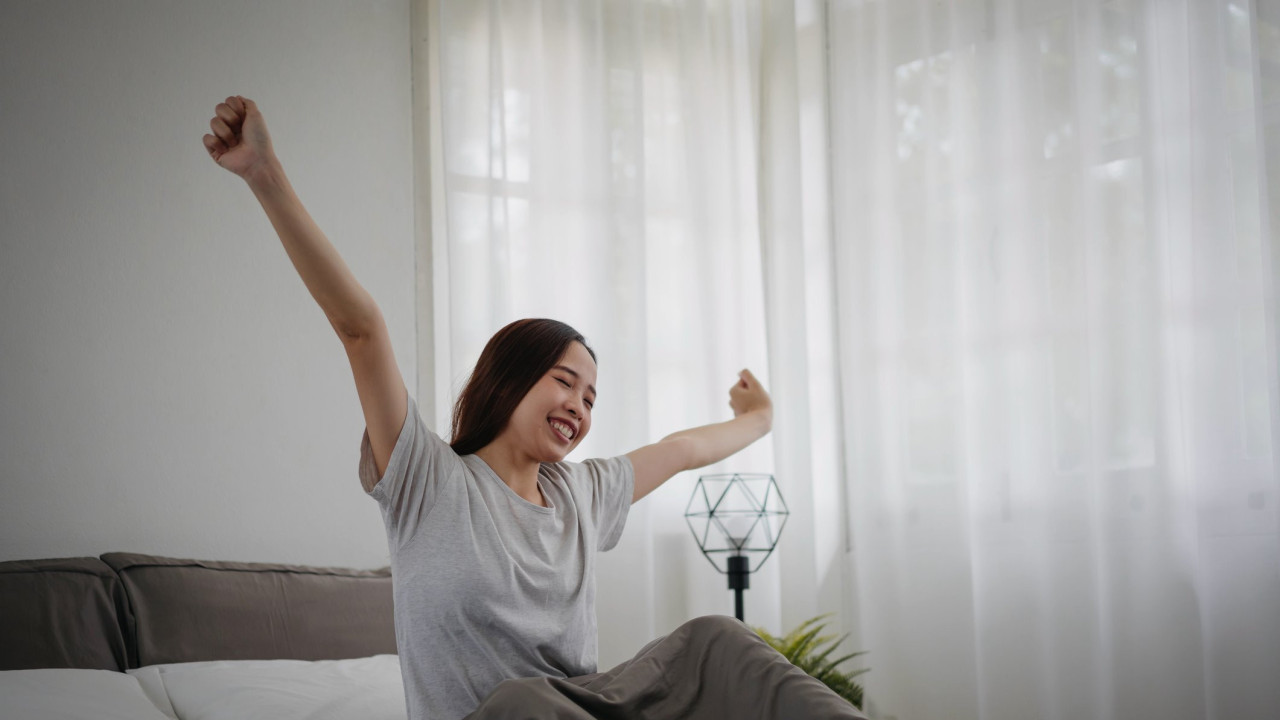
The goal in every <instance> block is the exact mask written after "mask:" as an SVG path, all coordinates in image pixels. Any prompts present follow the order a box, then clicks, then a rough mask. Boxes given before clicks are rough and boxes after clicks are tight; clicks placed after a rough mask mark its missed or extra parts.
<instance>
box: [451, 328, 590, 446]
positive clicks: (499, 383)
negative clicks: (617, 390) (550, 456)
mask: <svg viewBox="0 0 1280 720" xmlns="http://www.w3.org/2000/svg"><path fill="white" fill-rule="evenodd" d="M575 342H576V343H581V344H582V347H584V348H586V349H587V352H588V353H590V354H591V360H592V361H593V362H594V361H595V359H596V353H595V351H594V350H592V349H591V347H590V346H589V345H587V341H586V339H584V338H583V337H582V333H580V332H578V331H577V330H574V329H573V328H572V327H569V326H568V325H566V324H564V323H562V322H560V321H559V320H547V319H545V318H528V319H525V320H517V321H515V322H513V323H511V324H509V325H507V326H506V327H504V328H502V329H501V330H499V331H498V332H497V333H495V334H494V336H493V337H491V338H489V342H488V343H487V344H485V346H484V351H483V352H481V353H480V359H479V360H478V361H476V369H475V370H473V371H472V372H471V377H470V378H468V379H467V384H466V386H465V387H464V388H463V389H462V394H461V395H459V396H458V401H457V402H456V403H454V405H453V431H452V438H453V440H452V441H451V442H450V443H449V446H450V447H452V448H453V451H454V452H456V453H458V454H459V455H470V454H472V453H474V452H476V451H477V450H479V449H480V448H482V447H484V446H485V445H488V444H489V443H491V442H493V439H494V438H496V437H497V436H498V433H500V432H502V430H503V428H505V427H506V426H507V422H508V421H509V420H510V419H511V414H512V413H514V412H515V411H516V406H517V405H519V404H520V401H521V400H523V399H524V396H525V395H526V394H527V393H528V392H529V390H530V389H531V388H532V387H533V386H534V385H535V384H536V383H537V382H538V380H539V379H541V378H542V376H543V375H545V374H546V373H547V371H548V370H550V369H551V368H552V367H554V366H555V364H556V362H557V361H558V360H560V358H562V357H564V354H565V351H567V350H568V349H569V344H570V343H575Z"/></svg>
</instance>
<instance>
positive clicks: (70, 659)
mask: <svg viewBox="0 0 1280 720" xmlns="http://www.w3.org/2000/svg"><path fill="white" fill-rule="evenodd" d="M128 612H129V609H128V605H127V601H126V600H125V593H124V588H123V586H122V585H121V584H120V580H119V579H118V578H117V577H116V574H115V573H114V572H112V570H111V568H109V567H107V565H106V564H105V563H103V562H102V561H101V560H99V559H97V558H60V559H50V560H14V561H10V562H0V638H4V639H3V640H2V641H0V670H25V669H32V668H82V669H93V670H116V671H121V670H124V669H126V668H128V667H129V659H130V652H129V648H128V646H127V645H126V642H125V634H124V632H123V630H122V622H121V616H122V615H127V614H128ZM126 622H127V621H126Z"/></svg>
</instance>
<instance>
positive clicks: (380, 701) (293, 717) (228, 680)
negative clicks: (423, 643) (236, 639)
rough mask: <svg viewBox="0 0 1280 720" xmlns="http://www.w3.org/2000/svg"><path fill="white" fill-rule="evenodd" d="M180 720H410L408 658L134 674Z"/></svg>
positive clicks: (192, 666)
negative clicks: (404, 667)
mask: <svg viewBox="0 0 1280 720" xmlns="http://www.w3.org/2000/svg"><path fill="white" fill-rule="evenodd" d="M129 674H131V675H133V676H135V677H136V678H137V679H138V682H139V683H141V685H142V687H143V688H144V689H146V690H147V692H148V694H151V695H162V696H167V697H168V700H169V702H170V703H171V704H172V708H173V711H174V713H175V714H176V715H177V717H178V718H179V720H224V719H225V720H254V719H255V718H262V720H405V718H407V716H408V713H407V711H406V710H405V701H404V684H403V683H402V682H401V680H400V659H399V658H398V657H397V656H395V655H375V656H373V657H368V658H358V659H354V660H319V661H315V662H307V661H305V660H220V661H214V662H194V663H174V664H171V665H151V666H148V667H144V668H138V669H137V670H130V671H129Z"/></svg>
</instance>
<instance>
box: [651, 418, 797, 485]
mask: <svg viewBox="0 0 1280 720" xmlns="http://www.w3.org/2000/svg"><path fill="white" fill-rule="evenodd" d="M772 426H773V411H772V409H762V410H755V411H752V412H748V413H744V414H742V415H739V416H737V417H735V418H733V419H732V420H726V421H724V422H719V423H713V424H711V425H703V426H701V427H696V428H690V429H688V430H681V431H680V432H677V433H672V434H671V435H668V436H667V437H665V438H663V439H662V442H664V443H665V442H667V441H669V440H670V441H678V442H680V443H681V444H683V445H685V449H684V453H682V454H683V455H684V456H685V460H686V462H685V463H682V464H683V465H685V467H684V468H683V469H684V470H694V469H696V468H700V467H706V466H707V465H711V464H713V463H718V462H720V461H721V460H724V459H725V458H727V457H729V456H730V455H733V454H734V453H736V452H738V451H739V450H742V449H743V448H745V447H746V446H748V445H750V444H751V443H753V442H755V441H756V440H759V439H760V438H762V437H764V436H765V435H767V434H768V433H769V430H770V429H771V428H772Z"/></svg>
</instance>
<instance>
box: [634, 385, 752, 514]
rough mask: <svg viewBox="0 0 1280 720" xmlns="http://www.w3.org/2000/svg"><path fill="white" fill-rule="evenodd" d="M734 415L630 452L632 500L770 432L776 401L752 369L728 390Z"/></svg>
mask: <svg viewBox="0 0 1280 720" xmlns="http://www.w3.org/2000/svg"><path fill="white" fill-rule="evenodd" d="M729 405H730V406H731V407H733V412H734V418H733V419H732V420H726V421H725V422H721V423H714V424H712V425H703V426H701V427H696V428H690V429H688V430H681V431H680V432H677V433H672V434H671V435H668V436H666V437H665V438H663V439H661V440H659V441H658V442H656V443H654V444H652V445H646V446H644V447H642V448H640V449H638V450H633V451H632V452H629V453H627V457H628V458H630V459H631V465H632V467H633V468H634V470H635V492H634V493H633V494H632V496H631V502H636V501H637V500H639V499H640V498H642V497H644V496H645V495H648V494H649V493H651V492H653V491H654V490H656V489H657V488H658V487H659V486H660V485H662V483H664V482H666V481H667V480H669V479H671V477H672V476H674V475H675V474H676V473H678V472H683V471H685V470H693V469H696V468H700V467H705V466H707V465H711V464H712V463H717V462H720V461H721V460H723V459H725V458H727V457H729V456H730V455H732V454H734V453H736V452H738V451H739V450H741V449H743V448H745V447H746V446H748V445H750V444H751V443H753V442H755V441H756V440H759V439H760V438H762V437H764V436H765V435H766V434H768V432H769V430H770V429H771V428H772V427H773V402H772V401H771V400H770V399H769V394H768V393H767V392H765V390H764V388H763V387H761V385H760V381H759V380H756V378H755V376H754V375H752V374H751V372H750V371H749V370H743V371H742V372H741V373H739V374H738V382H737V383H735V384H734V386H733V387H732V388H730V389H729Z"/></svg>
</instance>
